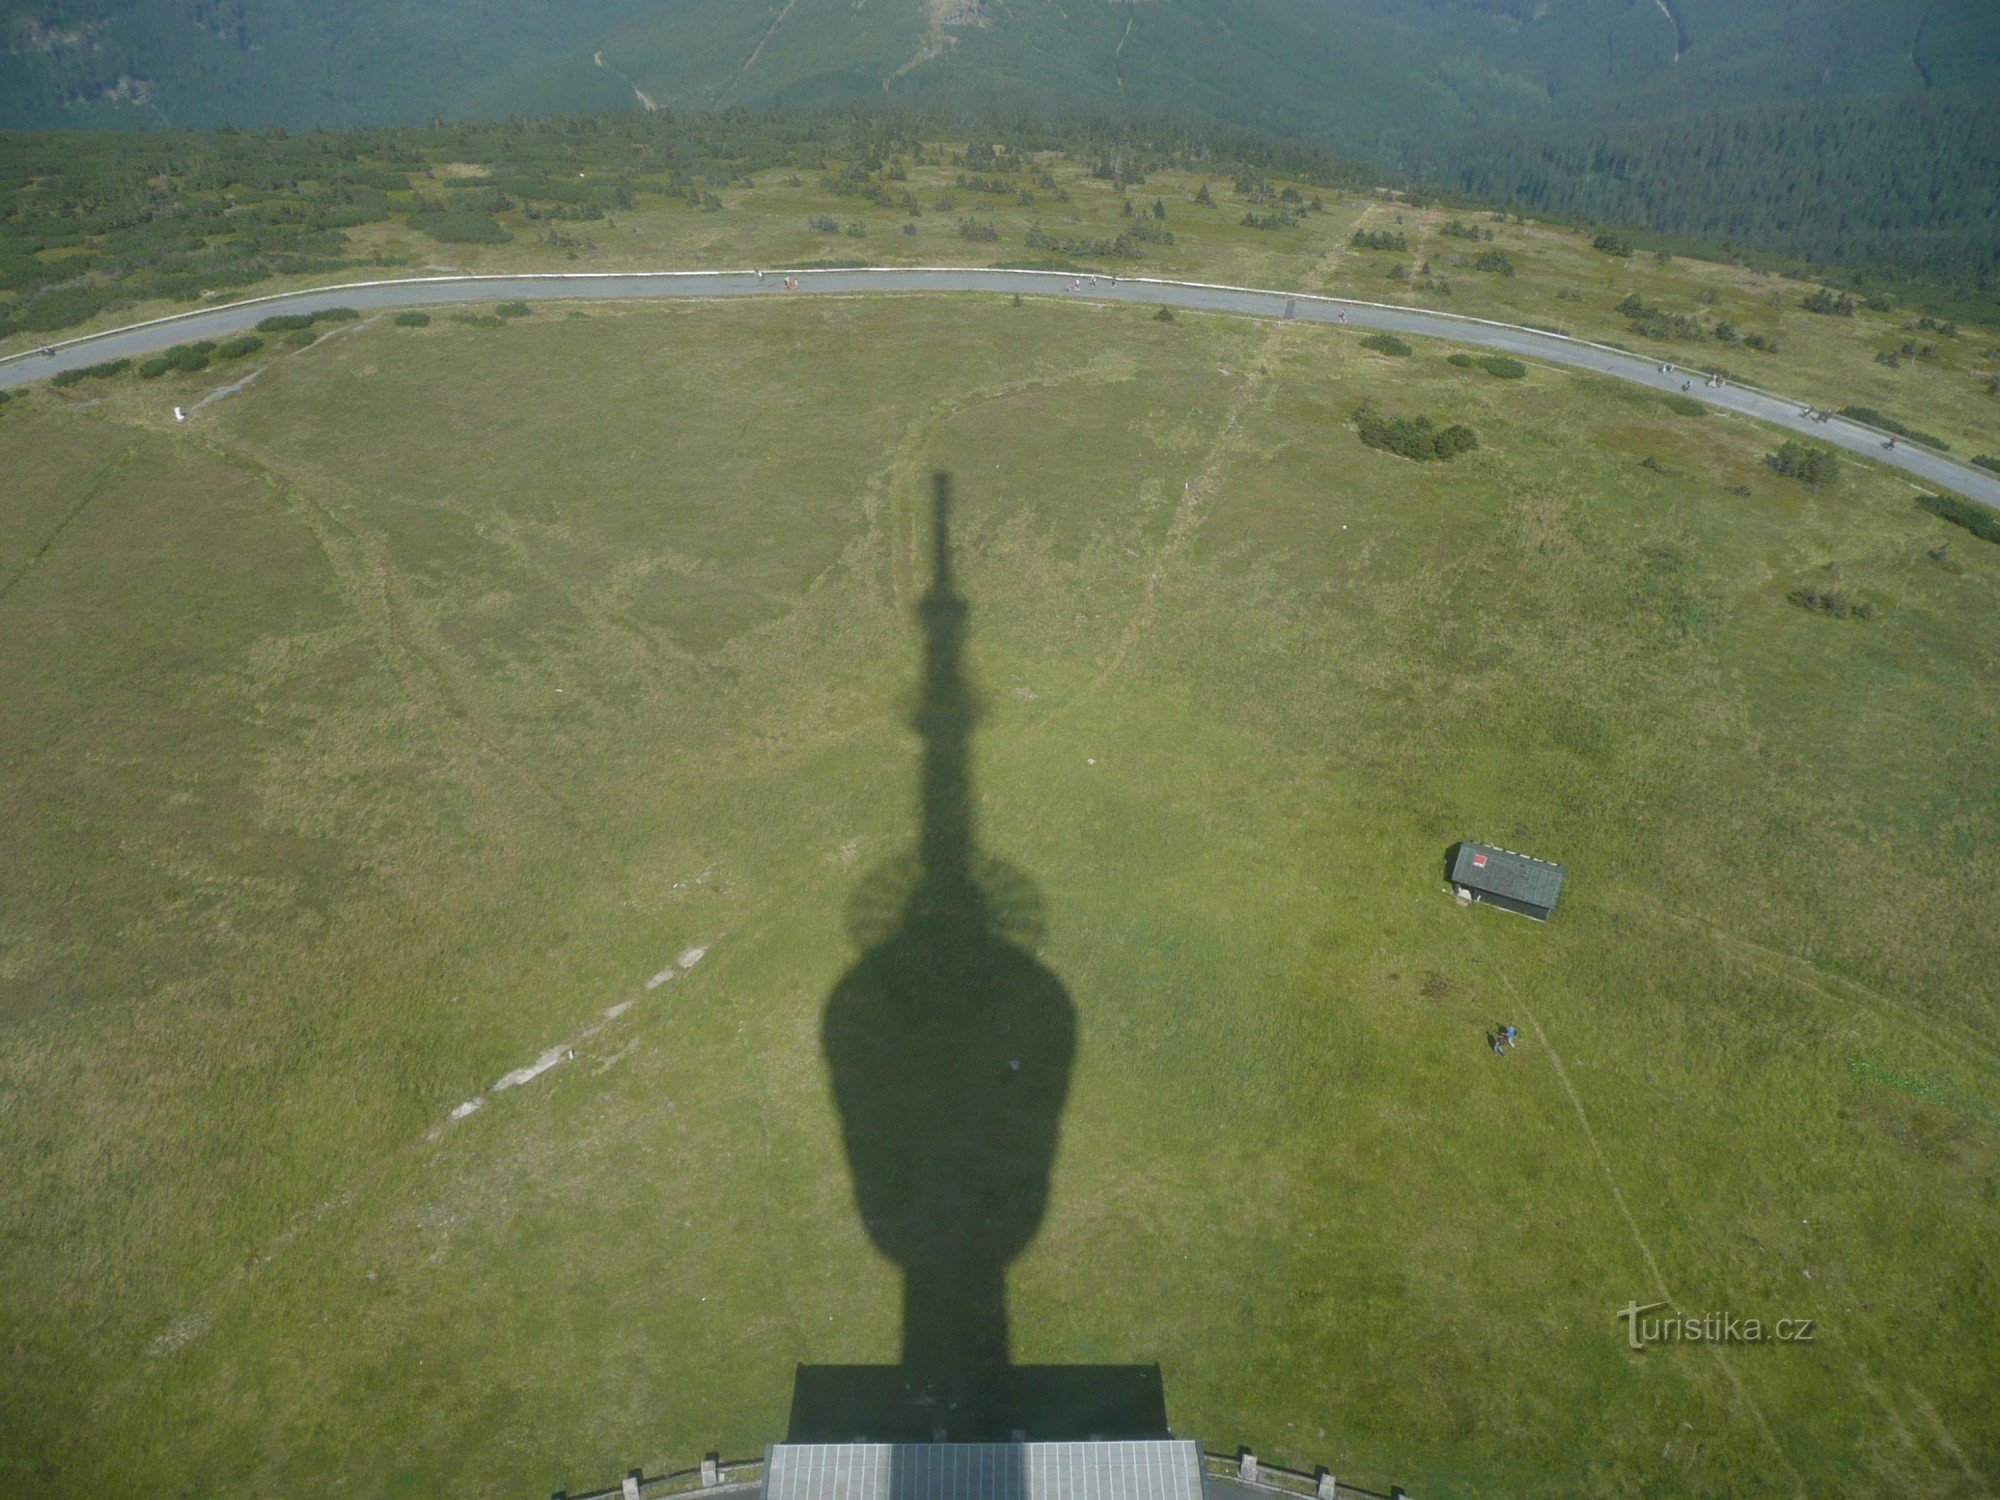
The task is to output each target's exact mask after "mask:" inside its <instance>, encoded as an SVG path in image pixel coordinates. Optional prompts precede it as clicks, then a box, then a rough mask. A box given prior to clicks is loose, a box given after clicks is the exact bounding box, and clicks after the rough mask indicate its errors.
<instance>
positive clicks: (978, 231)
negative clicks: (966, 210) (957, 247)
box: [958, 219, 1000, 244]
mask: <svg viewBox="0 0 2000 1500" xmlns="http://www.w3.org/2000/svg"><path fill="white" fill-rule="evenodd" d="M958 237H959V238H960V239H962V240H975V241H977V242H979V243H980V244H990V243H992V242H993V241H994V240H997V239H999V238H1000V231H999V230H997V229H995V228H994V227H993V222H992V220H990V219H987V220H980V219H960V220H959V221H958Z"/></svg>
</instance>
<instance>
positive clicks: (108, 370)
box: [49, 359, 132, 386]
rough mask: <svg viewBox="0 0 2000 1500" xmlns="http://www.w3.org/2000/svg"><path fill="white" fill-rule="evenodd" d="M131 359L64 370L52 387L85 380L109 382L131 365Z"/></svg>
mask: <svg viewBox="0 0 2000 1500" xmlns="http://www.w3.org/2000/svg"><path fill="white" fill-rule="evenodd" d="M131 363H132V361H131V360H129V359H107V360H104V361H102V362H100V363H98V364H94V365H83V366H80V367H79V368H77V369H74V370H64V371H62V372H61V373H60V374H58V375H57V376H55V377H54V378H53V379H52V380H50V381H49V384H50V385H62V386H67V385H75V384H77V383H78V382H79V381H84V380H108V379H109V378H110V377H111V376H113V375H117V374H120V373H121V372H123V371H124V370H125V369H126V368H128V367H129V366H130V365H131Z"/></svg>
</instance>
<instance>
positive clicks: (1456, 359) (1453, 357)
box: [1444, 354, 1473, 370]
mask: <svg viewBox="0 0 2000 1500" xmlns="http://www.w3.org/2000/svg"><path fill="white" fill-rule="evenodd" d="M1444 362H1445V363H1446V364H1448V365H1457V366H1458V367H1459V369H1461V370H1469V369H1471V368H1472V365H1473V359H1472V356H1471V355H1470V354H1447V355H1446V356H1445V358H1444Z"/></svg>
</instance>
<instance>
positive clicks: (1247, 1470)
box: [1236, 1448, 1257, 1484]
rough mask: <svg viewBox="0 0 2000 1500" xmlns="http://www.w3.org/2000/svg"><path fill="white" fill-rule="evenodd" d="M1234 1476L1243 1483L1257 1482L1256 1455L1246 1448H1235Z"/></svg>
mask: <svg viewBox="0 0 2000 1500" xmlns="http://www.w3.org/2000/svg"><path fill="white" fill-rule="evenodd" d="M1236 1477H1237V1478H1238V1479H1240V1480H1242V1481H1243V1482H1244V1483H1245V1484H1255V1483H1256V1482H1257V1455H1256V1454H1254V1453H1252V1452H1251V1451H1250V1450H1249V1449H1248V1448H1238V1449H1237V1450H1236Z"/></svg>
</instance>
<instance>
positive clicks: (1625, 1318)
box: [1614, 1302, 1816, 1349]
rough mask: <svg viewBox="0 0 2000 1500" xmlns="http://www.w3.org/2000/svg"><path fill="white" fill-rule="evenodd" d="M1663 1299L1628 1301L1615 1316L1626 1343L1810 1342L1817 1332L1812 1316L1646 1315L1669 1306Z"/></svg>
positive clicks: (1634, 1345) (1639, 1346)
mask: <svg viewBox="0 0 2000 1500" xmlns="http://www.w3.org/2000/svg"><path fill="white" fill-rule="evenodd" d="M1667 1306H1668V1304H1666V1303H1664V1302H1648V1303H1646V1304H1645V1305H1644V1306H1643V1307H1642V1306H1640V1305H1639V1304H1638V1303H1637V1302H1628V1303H1626V1304H1625V1306H1623V1307H1621V1308H1619V1309H1618V1311H1617V1313H1616V1314H1615V1315H1614V1316H1616V1317H1617V1318H1618V1320H1619V1321H1620V1322H1622V1323H1623V1324H1624V1325H1625V1342H1626V1344H1627V1346H1628V1347H1630V1348H1633V1349H1645V1348H1647V1347H1648V1346H1650V1345H1653V1344H1810V1343H1812V1342H1813V1336H1814V1334H1815V1332H1816V1329H1815V1328H1814V1326H1813V1325H1814V1320H1813V1319H1811V1318H1778V1319H1776V1320H1775V1321H1772V1322H1766V1321H1765V1320H1764V1319H1762V1318H1739V1317H1738V1316H1737V1315H1736V1314H1735V1313H1721V1312H1712V1313H1703V1314H1701V1315H1700V1316H1695V1315H1694V1314H1691V1313H1681V1312H1675V1311H1672V1310H1671V1309H1669V1310H1668V1311H1666V1312H1663V1313H1660V1315H1659V1316H1658V1317H1650V1318H1649V1317H1647V1316H1646V1315H1647V1314H1648V1313H1653V1312H1659V1310H1660V1309H1661V1308H1664V1307H1667Z"/></svg>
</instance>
